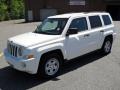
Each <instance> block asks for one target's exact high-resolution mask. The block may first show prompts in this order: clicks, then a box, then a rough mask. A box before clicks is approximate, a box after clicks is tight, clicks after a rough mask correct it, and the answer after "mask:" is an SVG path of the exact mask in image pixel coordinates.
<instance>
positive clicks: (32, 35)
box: [4, 12, 116, 77]
mask: <svg viewBox="0 0 120 90" xmlns="http://www.w3.org/2000/svg"><path fill="white" fill-rule="evenodd" d="M115 36H116V33H115V31H114V24H113V21H112V18H111V16H110V15H109V13H104V12H91V13H69V14H62V15H56V16H50V17H48V18H47V19H45V20H44V21H43V23H42V24H41V25H39V26H38V27H37V28H36V30H35V31H34V32H28V33H25V34H22V35H18V36H15V37H12V38H9V39H8V42H7V48H6V49H5V51H4V55H5V58H6V61H7V62H8V63H9V64H10V65H11V66H12V67H13V68H15V69H17V70H20V71H24V72H27V73H30V74H36V73H38V74H39V75H42V76H45V77H53V76H56V75H57V74H58V72H59V71H60V69H61V65H62V63H63V60H70V59H73V58H76V57H78V56H81V55H84V54H87V53H89V52H92V51H94V50H101V51H102V53H104V54H108V53H110V52H111V47H112V43H113V40H114V38H115Z"/></svg>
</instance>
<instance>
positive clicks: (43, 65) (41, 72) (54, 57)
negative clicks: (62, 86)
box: [38, 53, 62, 78]
mask: <svg viewBox="0 0 120 90" xmlns="http://www.w3.org/2000/svg"><path fill="white" fill-rule="evenodd" d="M61 61H62V60H61V57H60V56H59V55H58V54H55V53H53V54H49V55H44V56H43V57H42V58H41V61H40V64H39V68H38V76H40V77H43V78H53V77H56V76H57V75H58V74H59V73H60V70H61V65H62V62H61Z"/></svg>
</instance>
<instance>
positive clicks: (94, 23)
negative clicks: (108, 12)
mask: <svg viewBox="0 0 120 90" xmlns="http://www.w3.org/2000/svg"><path fill="white" fill-rule="evenodd" d="M89 20H90V25H91V28H92V29H93V28H98V27H101V26H102V22H101V19H100V17H99V16H98V15H96V16H89Z"/></svg>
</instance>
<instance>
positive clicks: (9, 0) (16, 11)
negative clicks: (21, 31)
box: [0, 0, 24, 21]
mask: <svg viewBox="0 0 120 90" xmlns="http://www.w3.org/2000/svg"><path fill="white" fill-rule="evenodd" d="M20 18H24V3H23V0H0V21H3V20H9V19H20Z"/></svg>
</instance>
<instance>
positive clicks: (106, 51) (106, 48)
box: [101, 38, 112, 55]
mask: <svg viewBox="0 0 120 90" xmlns="http://www.w3.org/2000/svg"><path fill="white" fill-rule="evenodd" d="M111 48H112V39H110V38H106V39H105V40H104V43H103V46H102V48H101V51H102V53H103V54H105V55H107V54H109V53H110V52H111Z"/></svg>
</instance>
